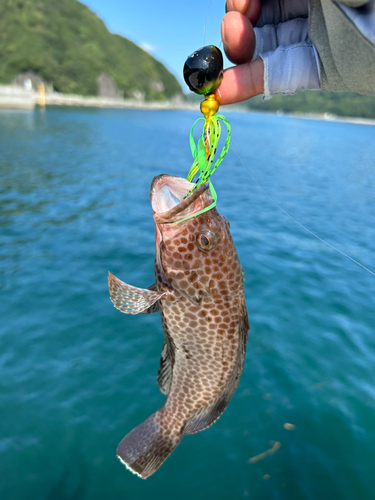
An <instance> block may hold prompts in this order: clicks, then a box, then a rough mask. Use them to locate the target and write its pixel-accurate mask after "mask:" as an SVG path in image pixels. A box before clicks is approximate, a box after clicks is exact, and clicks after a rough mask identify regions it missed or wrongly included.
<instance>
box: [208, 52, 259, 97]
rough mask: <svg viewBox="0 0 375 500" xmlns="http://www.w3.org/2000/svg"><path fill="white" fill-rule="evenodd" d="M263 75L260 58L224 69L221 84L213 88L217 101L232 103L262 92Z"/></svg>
mask: <svg viewBox="0 0 375 500" xmlns="http://www.w3.org/2000/svg"><path fill="white" fill-rule="evenodd" d="M263 77H264V64H263V60H262V59H258V60H257V61H253V62H250V63H245V64H240V65H239V66H233V67H232V68H228V69H226V70H225V71H224V78H223V81H222V83H221V85H220V86H219V87H218V88H217V89H216V90H215V94H216V97H217V99H218V101H219V103H220V104H233V103H236V102H241V101H246V99H250V97H254V96H255V95H258V94H263V91H264V78H263Z"/></svg>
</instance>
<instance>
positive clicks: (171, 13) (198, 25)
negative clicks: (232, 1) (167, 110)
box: [82, 0, 225, 92]
mask: <svg viewBox="0 0 375 500" xmlns="http://www.w3.org/2000/svg"><path fill="white" fill-rule="evenodd" d="M210 1H211V5H210ZM82 3H84V4H86V5H87V6H88V7H89V8H90V9H91V10H92V11H94V12H95V13H96V14H97V15H98V16H99V17H100V18H101V19H102V20H103V21H104V22H105V24H106V26H107V28H108V29H109V31H111V32H112V33H118V34H119V35H123V36H125V37H126V38H129V39H130V40H132V41H133V42H135V43H136V44H137V45H140V46H141V47H142V48H144V49H145V50H147V51H148V52H150V53H151V54H152V55H153V56H154V57H155V58H156V59H158V60H159V61H161V62H162V63H163V64H165V66H166V67H167V68H168V69H169V70H170V71H171V72H172V73H173V74H174V75H175V76H176V77H177V78H178V80H179V81H180V83H181V85H182V86H183V90H184V92H187V91H188V88H187V87H186V85H185V83H183V79H182V67H183V65H184V62H185V59H186V57H187V56H188V55H189V54H191V53H192V52H193V51H194V50H196V49H199V48H200V47H202V46H203V45H209V44H213V45H217V46H219V44H220V22H221V19H222V17H223V15H224V8H225V0H201V1H198V0H189V1H187V2H184V1H180V2H178V1H176V0H174V1H173V0H159V1H151V0H143V2H142V1H140V2H139V3H138V2H137V1H134V0H133V1H130V0H87V1H82ZM209 6H210V8H209ZM208 8H209V14H208V17H207V22H206V30H205V43H203V34H204V27H205V21H206V15H207V10H208ZM220 48H222V46H221V47H220Z"/></svg>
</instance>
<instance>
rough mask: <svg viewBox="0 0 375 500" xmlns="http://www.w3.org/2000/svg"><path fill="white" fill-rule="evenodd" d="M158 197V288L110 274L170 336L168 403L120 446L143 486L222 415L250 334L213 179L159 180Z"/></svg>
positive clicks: (165, 379)
mask: <svg viewBox="0 0 375 500" xmlns="http://www.w3.org/2000/svg"><path fill="white" fill-rule="evenodd" d="M193 188H194V189H193ZM150 199H151V206H152V209H153V214H154V222H155V235H156V236H155V247H156V248H155V250H156V251H155V266H154V270H155V284H154V285H151V286H150V287H149V288H148V289H141V288H137V287H134V286H132V285H128V284H126V283H124V282H123V281H121V280H119V279H118V278H116V277H115V276H114V275H113V274H111V273H109V275H108V283H109V292H110V298H111V301H112V303H113V305H114V306H115V307H116V308H117V309H119V310H120V311H121V312H123V313H127V314H138V313H147V314H149V313H154V312H157V311H160V315H161V322H162V327H163V331H164V343H163V346H162V352H161V359H160V365H159V370H158V374H157V382H158V385H159V388H160V390H161V392H162V393H163V394H165V395H166V396H167V398H166V400H165V403H164V405H163V406H162V407H161V408H160V409H159V410H157V411H156V412H155V413H153V414H152V415H151V416H150V417H148V418H147V419H146V420H145V421H144V422H143V423H141V424H140V425H138V426H137V427H135V428H134V429H133V430H131V431H130V432H129V433H128V434H127V435H126V436H125V437H124V438H123V439H122V441H121V442H120V444H119V445H118V448H117V456H118V458H119V459H120V460H121V462H122V463H123V464H124V465H125V466H126V467H127V468H128V469H129V470H130V471H132V472H133V473H135V474H137V475H138V476H140V477H141V478H143V479H146V478H148V477H149V476H151V475H152V474H153V473H154V472H155V471H156V470H157V469H158V468H159V467H160V466H161V465H162V463H163V462H164V461H165V460H166V459H167V457H168V456H169V455H170V454H171V453H172V451H173V450H174V449H175V448H176V446H177V445H178V444H179V443H180V441H181V439H182V437H183V436H185V435H188V434H194V433H196V432H199V431H203V430H204V429H207V428H208V427H209V426H210V425H212V424H213V423H214V422H215V421H216V420H217V419H218V418H219V417H220V416H221V414H222V413H223V411H224V410H225V408H226V407H227V405H228V403H229V401H230V399H231V398H232V396H233V394H234V391H235V390H236V388H237V386H238V383H239V379H240V376H241V374H242V370H243V364H244V359H245V350H246V343H247V338H248V331H249V328H250V327H249V321H248V314H247V309H246V303H245V296H244V278H243V270H242V266H241V264H240V261H239V258H238V255H237V251H236V248H235V246H234V243H233V240H232V237H231V234H230V224H229V222H228V220H227V219H226V218H225V217H223V216H221V215H220V214H219V212H218V210H217V208H216V206H214V207H212V208H209V207H211V205H212V204H213V198H212V194H211V190H210V184H209V182H205V183H204V184H200V185H199V186H195V184H193V183H191V182H189V181H187V180H186V179H183V178H180V177H175V176H172V175H167V174H162V175H158V176H157V177H155V178H154V179H153V181H152V184H151V191H150ZM207 208H209V209H208V210H206V211H204V210H205V209H207Z"/></svg>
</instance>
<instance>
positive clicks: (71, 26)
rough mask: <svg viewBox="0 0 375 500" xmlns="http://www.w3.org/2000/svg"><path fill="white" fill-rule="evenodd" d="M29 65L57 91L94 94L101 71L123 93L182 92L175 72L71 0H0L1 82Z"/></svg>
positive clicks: (148, 95) (147, 95)
mask: <svg viewBox="0 0 375 500" xmlns="http://www.w3.org/2000/svg"><path fill="white" fill-rule="evenodd" d="M25 71H32V72H34V73H37V74H38V75H39V76H41V77H42V78H43V79H44V81H46V82H53V87H54V89H55V90H57V91H58V92H63V93H73V94H82V95H97V93H98V78H99V76H100V75H103V73H104V74H106V75H109V77H111V79H113V80H114V82H115V84H116V86H117V87H118V89H119V90H120V92H121V93H122V91H123V92H124V96H125V97H130V96H132V95H133V93H134V92H137V93H142V94H144V96H145V98H146V99H148V100H154V99H155V100H160V99H165V98H170V97H173V96H174V95H176V94H178V95H181V94H182V91H181V87H180V85H179V83H178V82H177V80H176V78H175V77H174V76H173V75H172V74H171V73H170V72H169V71H168V70H167V69H166V68H165V67H164V66H163V65H162V64H161V63H160V62H159V61H157V60H156V59H154V58H153V57H152V56H151V55H150V54H148V53H147V52H145V51H144V50H142V49H141V48H140V47H138V46H137V45H135V44H134V43H133V42H131V41H129V40H127V39H126V38H124V37H122V36H119V35H114V34H111V33H109V31H108V29H107V28H106V26H105V24H104V23H103V21H101V20H100V19H99V18H98V17H97V16H96V15H95V14H94V13H93V12H92V11H90V9H89V8H88V7H86V6H85V5H83V4H81V3H80V2H78V1H76V0H0V83H4V84H9V83H11V82H12V81H13V79H14V78H15V77H16V76H17V75H18V74H19V73H21V72H25Z"/></svg>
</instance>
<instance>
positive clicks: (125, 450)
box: [117, 410, 182, 479]
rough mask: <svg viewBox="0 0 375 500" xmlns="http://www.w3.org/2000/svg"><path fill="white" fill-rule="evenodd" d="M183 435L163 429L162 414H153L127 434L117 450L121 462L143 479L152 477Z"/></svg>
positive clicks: (158, 412)
mask: <svg viewBox="0 0 375 500" xmlns="http://www.w3.org/2000/svg"><path fill="white" fill-rule="evenodd" d="M181 437H182V436H181V433H180V432H178V433H176V434H172V433H171V432H170V431H168V430H167V428H166V426H165V427H164V428H162V413H161V411H160V410H159V411H157V412H156V413H153V414H152V415H151V416H150V417H149V418H148V419H147V420H145V421H144V422H143V423H142V424H140V425H138V427H135V428H134V429H133V430H132V431H130V432H129V434H127V435H126V436H125V437H124V439H123V440H122V441H121V443H120V444H119V445H118V448H117V456H118V458H119V459H120V460H121V462H122V463H123V464H124V465H125V466H126V467H127V468H128V469H129V470H130V471H131V472H133V473H135V474H137V475H138V476H139V477H141V478H142V479H146V478H148V477H149V476H151V475H152V474H153V473H154V472H155V471H156V470H157V469H158V468H159V467H160V466H161V464H162V463H163V462H164V461H165V460H166V459H167V458H168V456H169V455H170V454H171V453H172V451H173V450H174V449H175V448H176V446H177V445H178V443H179V442H180V441H181Z"/></svg>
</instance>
